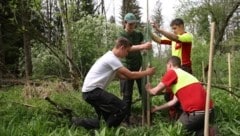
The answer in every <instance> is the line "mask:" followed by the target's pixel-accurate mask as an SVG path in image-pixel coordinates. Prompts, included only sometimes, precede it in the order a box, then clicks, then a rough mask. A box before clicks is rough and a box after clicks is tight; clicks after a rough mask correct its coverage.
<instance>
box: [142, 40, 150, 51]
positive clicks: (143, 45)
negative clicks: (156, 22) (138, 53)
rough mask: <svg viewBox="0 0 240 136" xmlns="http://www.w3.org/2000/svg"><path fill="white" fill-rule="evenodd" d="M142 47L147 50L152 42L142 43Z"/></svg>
mask: <svg viewBox="0 0 240 136" xmlns="http://www.w3.org/2000/svg"><path fill="white" fill-rule="evenodd" d="M142 47H143V49H146V50H149V49H152V43H151V42H145V43H143V44H142Z"/></svg>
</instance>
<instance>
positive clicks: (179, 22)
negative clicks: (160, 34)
mask: <svg viewBox="0 0 240 136" xmlns="http://www.w3.org/2000/svg"><path fill="white" fill-rule="evenodd" d="M174 25H177V26H180V25H184V22H183V20H182V19H181V18H175V19H174V20H172V22H171V24H170V26H174Z"/></svg>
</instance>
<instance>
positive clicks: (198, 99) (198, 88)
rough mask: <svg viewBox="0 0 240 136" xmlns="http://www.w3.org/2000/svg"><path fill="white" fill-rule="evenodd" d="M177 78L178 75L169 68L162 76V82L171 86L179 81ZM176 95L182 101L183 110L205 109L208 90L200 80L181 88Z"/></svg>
mask: <svg viewBox="0 0 240 136" xmlns="http://www.w3.org/2000/svg"><path fill="white" fill-rule="evenodd" d="M177 80H178V77H177V74H176V72H175V71H174V70H169V71H168V72H167V73H166V74H165V75H164V76H163V78H162V82H163V84H164V85H165V86H166V87H167V88H171V86H172V85H173V84H176V83H177ZM167 90H171V89H167ZM175 95H176V96H177V98H178V101H179V102H180V103H181V106H182V109H183V111H185V112H192V111H202V110H205V102H206V91H205V89H204V88H203V86H202V85H201V83H200V82H199V83H193V84H189V85H187V86H185V87H183V88H181V89H180V90H178V91H177V93H176V94H175ZM212 106H213V104H212V101H211V102H210V108H212Z"/></svg>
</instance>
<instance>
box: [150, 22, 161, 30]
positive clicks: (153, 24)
mask: <svg viewBox="0 0 240 136" xmlns="http://www.w3.org/2000/svg"><path fill="white" fill-rule="evenodd" d="M151 24H152V27H153V28H155V29H158V28H159V25H158V24H157V23H155V22H153V23H151Z"/></svg>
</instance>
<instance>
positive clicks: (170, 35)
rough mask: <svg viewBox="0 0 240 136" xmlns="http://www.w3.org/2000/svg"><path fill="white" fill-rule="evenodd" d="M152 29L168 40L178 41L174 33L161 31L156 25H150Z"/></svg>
mask: <svg viewBox="0 0 240 136" xmlns="http://www.w3.org/2000/svg"><path fill="white" fill-rule="evenodd" d="M152 26H153V28H155V29H156V30H157V31H158V32H159V33H161V34H162V35H164V36H165V37H167V38H168V39H170V40H172V41H178V36H177V35H176V34H174V33H170V32H167V31H165V30H163V29H161V28H160V27H159V26H158V25H157V24H156V23H152Z"/></svg>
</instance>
